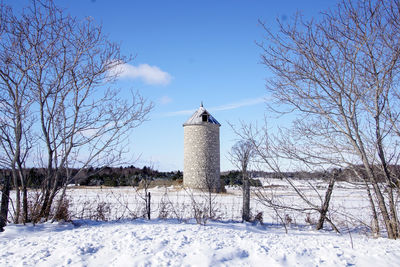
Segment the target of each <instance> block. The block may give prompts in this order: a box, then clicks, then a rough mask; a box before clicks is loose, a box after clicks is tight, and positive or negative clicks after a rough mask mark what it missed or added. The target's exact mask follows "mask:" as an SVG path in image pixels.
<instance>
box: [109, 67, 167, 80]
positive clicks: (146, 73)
mask: <svg viewBox="0 0 400 267" xmlns="http://www.w3.org/2000/svg"><path fill="white" fill-rule="evenodd" d="M112 74H118V76H119V77H121V78H131V79H141V80H142V81H143V82H144V83H147V84H151V85H167V84H169V83H170V82H171V80H172V76H171V75H170V74H169V73H168V72H165V71H163V70H161V69H160V68H159V67H157V66H150V65H148V64H140V65H138V66H133V65H130V64H127V63H124V64H121V65H118V66H116V67H115V68H114V70H113V71H112Z"/></svg>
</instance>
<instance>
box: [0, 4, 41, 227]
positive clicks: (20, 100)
mask: <svg viewBox="0 0 400 267" xmlns="http://www.w3.org/2000/svg"><path fill="white" fill-rule="evenodd" d="M1 20H2V21H1V24H2V26H1V27H2V29H1V31H2V34H1V39H0V61H1V62H2V64H1V67H0V90H1V94H0V134H1V135H0V147H1V151H2V152H0V154H1V155H0V160H1V165H2V166H4V167H5V168H9V169H11V173H12V181H13V185H14V187H15V194H16V197H15V202H16V203H15V206H16V210H15V215H14V222H15V223H19V222H20V221H22V222H26V221H28V214H27V184H26V177H25V173H24V171H23V168H24V164H25V161H26V159H27V156H28V152H29V150H30V148H31V146H32V145H31V143H32V136H31V127H32V124H33V117H32V112H31V110H30V109H31V105H32V97H31V94H30V91H29V88H28V84H29V79H28V71H29V69H30V68H31V67H32V66H33V65H34V64H35V61H34V58H33V57H32V56H31V53H32V47H31V46H30V44H29V42H28V40H26V39H25V38H24V37H23V36H22V35H21V32H22V31H23V30H24V27H25V26H26V25H25V24H24V23H22V22H21V21H19V20H18V19H17V17H15V16H14V15H13V13H12V12H11V9H10V8H8V7H6V6H2V11H1ZM20 186H21V187H22V216H21V191H20ZM21 219H22V220H21Z"/></svg>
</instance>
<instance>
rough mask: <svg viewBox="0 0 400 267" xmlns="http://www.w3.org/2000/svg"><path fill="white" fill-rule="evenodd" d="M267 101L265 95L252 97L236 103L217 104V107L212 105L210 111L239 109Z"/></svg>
mask: <svg viewBox="0 0 400 267" xmlns="http://www.w3.org/2000/svg"><path fill="white" fill-rule="evenodd" d="M263 102H265V98H264V97H258V98H252V99H244V100H242V101H239V102H235V103H230V104H226V105H222V106H217V107H211V108H209V110H210V111H222V110H231V109H237V108H241V107H247V106H254V105H257V104H260V103H263Z"/></svg>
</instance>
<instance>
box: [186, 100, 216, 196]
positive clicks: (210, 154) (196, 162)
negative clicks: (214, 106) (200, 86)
mask: <svg viewBox="0 0 400 267" xmlns="http://www.w3.org/2000/svg"><path fill="white" fill-rule="evenodd" d="M183 126H184V128H183V129H184V172H183V185H184V186H185V187H190V188H198V189H206V190H212V191H216V192H219V191H220V142H219V127H220V124H219V123H218V122H217V121H216V120H215V119H214V118H213V117H212V116H211V115H210V114H209V113H208V112H207V111H206V110H205V109H204V108H203V107H202V106H201V107H200V108H199V110H197V111H196V113H195V114H193V116H192V117H191V118H190V119H189V120H188V121H187V122H186V123H185V124H184V125H183Z"/></svg>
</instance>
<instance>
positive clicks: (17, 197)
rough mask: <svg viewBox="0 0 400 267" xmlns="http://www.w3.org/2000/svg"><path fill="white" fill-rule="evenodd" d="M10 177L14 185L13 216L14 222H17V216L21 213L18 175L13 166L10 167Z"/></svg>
mask: <svg viewBox="0 0 400 267" xmlns="http://www.w3.org/2000/svg"><path fill="white" fill-rule="evenodd" d="M12 177H13V182H14V186H15V216H14V223H16V224H17V223H19V217H20V215H21V194H20V190H19V186H18V175H17V171H16V170H15V167H13V168H12Z"/></svg>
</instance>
